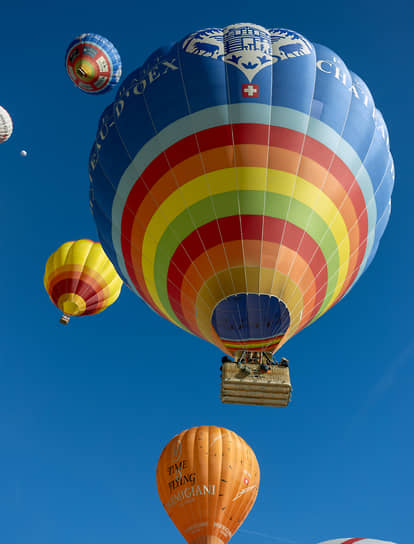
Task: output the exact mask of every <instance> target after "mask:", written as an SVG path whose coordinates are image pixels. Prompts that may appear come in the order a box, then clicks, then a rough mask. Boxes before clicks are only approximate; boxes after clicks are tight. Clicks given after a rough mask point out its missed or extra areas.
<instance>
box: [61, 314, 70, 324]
mask: <svg viewBox="0 0 414 544" xmlns="http://www.w3.org/2000/svg"><path fill="white" fill-rule="evenodd" d="M69 321H70V317H69V316H68V315H66V314H63V315H62V317H61V318H60V319H59V323H62V325H67V324H68V323H69Z"/></svg>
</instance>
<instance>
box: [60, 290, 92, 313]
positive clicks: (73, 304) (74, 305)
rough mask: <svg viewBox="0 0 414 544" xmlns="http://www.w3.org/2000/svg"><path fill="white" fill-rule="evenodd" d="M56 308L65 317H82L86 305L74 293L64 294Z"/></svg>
mask: <svg viewBox="0 0 414 544" xmlns="http://www.w3.org/2000/svg"><path fill="white" fill-rule="evenodd" d="M57 306H58V307H59V308H60V309H61V310H62V312H63V314H64V315H66V316H76V315H82V314H83V313H84V312H85V310H86V303H85V301H84V300H83V298H82V297H81V296H79V295H77V294H76V293H66V294H64V295H62V296H61V297H60V298H59V300H58V304H57Z"/></svg>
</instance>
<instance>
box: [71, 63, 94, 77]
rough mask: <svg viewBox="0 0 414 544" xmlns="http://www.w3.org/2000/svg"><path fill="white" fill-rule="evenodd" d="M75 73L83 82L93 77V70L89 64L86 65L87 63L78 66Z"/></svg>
mask: <svg viewBox="0 0 414 544" xmlns="http://www.w3.org/2000/svg"><path fill="white" fill-rule="evenodd" d="M75 72H76V75H77V76H78V77H79V78H80V79H82V80H83V81H87V80H88V79H90V77H91V76H92V75H93V74H92V72H93V70H92V68H91V67H90V66H89V65H88V64H85V63H81V64H80V65H78V66H77V67H76V68H75Z"/></svg>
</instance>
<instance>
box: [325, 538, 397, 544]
mask: <svg viewBox="0 0 414 544" xmlns="http://www.w3.org/2000/svg"><path fill="white" fill-rule="evenodd" d="M319 544H397V543H396V542H391V541H390V540H387V541H385V540H377V539H376V538H335V539H334V540H324V541H323V542H320V543H319Z"/></svg>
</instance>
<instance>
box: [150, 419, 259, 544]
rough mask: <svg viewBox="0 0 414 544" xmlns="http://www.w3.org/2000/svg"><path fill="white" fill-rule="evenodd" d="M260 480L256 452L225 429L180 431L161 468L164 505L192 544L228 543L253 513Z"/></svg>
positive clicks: (159, 481)
mask: <svg viewBox="0 0 414 544" xmlns="http://www.w3.org/2000/svg"><path fill="white" fill-rule="evenodd" d="M259 481H260V470H259V465H258V463H257V459H256V456H255V454H254V452H253V450H252V449H251V448H250V447H249V446H248V445H247V444H246V442H245V441H244V440H243V439H242V438H241V437H240V436H238V435H237V434H236V433H234V432H233V431H229V430H228V429H224V428H223V427H215V426H207V425H203V426H201V427H193V428H191V429H187V430H186V431H183V432H181V433H180V434H178V435H177V436H175V437H174V438H173V439H172V440H171V441H170V442H169V443H168V444H167V445H166V446H165V448H164V450H163V452H162V453H161V456H160V459H159V461H158V465H157V487H158V494H159V496H160V499H161V502H162V504H163V506H164V508H165V509H166V510H167V513H168V515H169V516H170V518H171V519H172V521H173V522H174V524H175V526H176V527H177V529H178V530H179V531H180V533H181V534H182V535H183V537H184V538H185V539H186V541H187V542H188V543H189V544H226V542H228V541H229V540H230V538H231V537H232V536H233V535H234V533H235V532H236V531H237V529H238V528H239V527H240V525H241V524H242V523H243V521H244V520H245V518H246V516H247V514H248V513H249V512H250V510H251V508H252V506H253V504H254V501H255V500H256V496H257V492H258V489H259Z"/></svg>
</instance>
